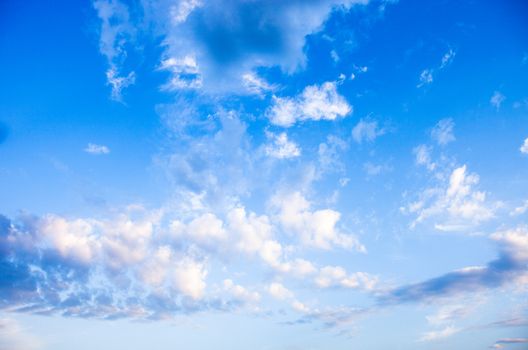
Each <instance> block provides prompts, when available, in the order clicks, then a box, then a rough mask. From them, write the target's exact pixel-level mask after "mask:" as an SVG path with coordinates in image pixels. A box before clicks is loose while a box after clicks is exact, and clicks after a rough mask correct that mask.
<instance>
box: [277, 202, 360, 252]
mask: <svg viewBox="0 0 528 350" xmlns="http://www.w3.org/2000/svg"><path fill="white" fill-rule="evenodd" d="M271 204H272V206H273V207H274V208H275V209H276V217H277V220H278V221H279V222H280V224H281V226H282V228H283V230H284V231H285V232H286V233H289V234H293V235H294V236H296V237H298V238H299V239H300V241H301V242H302V243H303V244H305V245H308V246H312V247H316V248H320V249H330V248H331V247H333V246H338V247H343V248H354V249H357V250H358V251H360V252H365V251H366V249H365V247H364V246H363V245H362V244H360V243H359V241H358V240H357V238H356V237H355V236H352V235H350V234H345V233H342V232H340V231H339V229H338V228H337V227H336V226H337V223H338V221H339V219H340V217H341V214H340V213H339V212H337V211H335V210H332V209H321V210H315V211H312V210H311V203H310V202H309V201H308V200H306V198H305V197H304V196H303V195H302V194H301V193H300V192H293V193H285V194H279V195H276V196H275V197H274V198H272V201H271Z"/></svg>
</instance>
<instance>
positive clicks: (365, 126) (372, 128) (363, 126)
mask: <svg viewBox="0 0 528 350" xmlns="http://www.w3.org/2000/svg"><path fill="white" fill-rule="evenodd" d="M383 134H385V129H381V128H379V127H378V122H377V121H375V120H363V119H361V120H360V121H359V122H358V123H357V124H356V126H355V127H354V129H352V138H353V139H354V141H356V142H357V143H363V141H367V142H372V141H374V140H375V139H376V138H377V137H378V136H381V135H383Z"/></svg>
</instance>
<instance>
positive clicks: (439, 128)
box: [431, 118, 455, 146]
mask: <svg viewBox="0 0 528 350" xmlns="http://www.w3.org/2000/svg"><path fill="white" fill-rule="evenodd" d="M454 127H455V122H454V121H453V119H452V118H446V119H442V120H440V121H439V122H438V123H437V124H436V125H435V127H434V128H433V130H432V131H431V137H432V138H433V140H435V141H436V142H437V143H438V144H439V145H441V146H444V145H447V144H448V143H449V142H452V141H455V135H454V133H453V128H454Z"/></svg>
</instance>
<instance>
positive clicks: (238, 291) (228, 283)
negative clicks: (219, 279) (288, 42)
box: [223, 279, 260, 303]
mask: <svg viewBox="0 0 528 350" xmlns="http://www.w3.org/2000/svg"><path fill="white" fill-rule="evenodd" d="M223 284H224V289H225V290H226V291H227V292H228V293H229V294H231V295H232V296H233V297H234V298H235V300H237V301H241V302H244V303H257V302H259V301H260V294H259V293H258V292H252V291H250V290H248V289H247V288H245V287H243V286H241V285H239V284H235V283H234V282H233V280H231V279H225V280H224V282H223Z"/></svg>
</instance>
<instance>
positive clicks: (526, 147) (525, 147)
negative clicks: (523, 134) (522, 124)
mask: <svg viewBox="0 0 528 350" xmlns="http://www.w3.org/2000/svg"><path fill="white" fill-rule="evenodd" d="M519 150H520V151H521V153H524V154H528V137H527V138H526V139H524V142H523V144H522V145H521V148H519Z"/></svg>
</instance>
